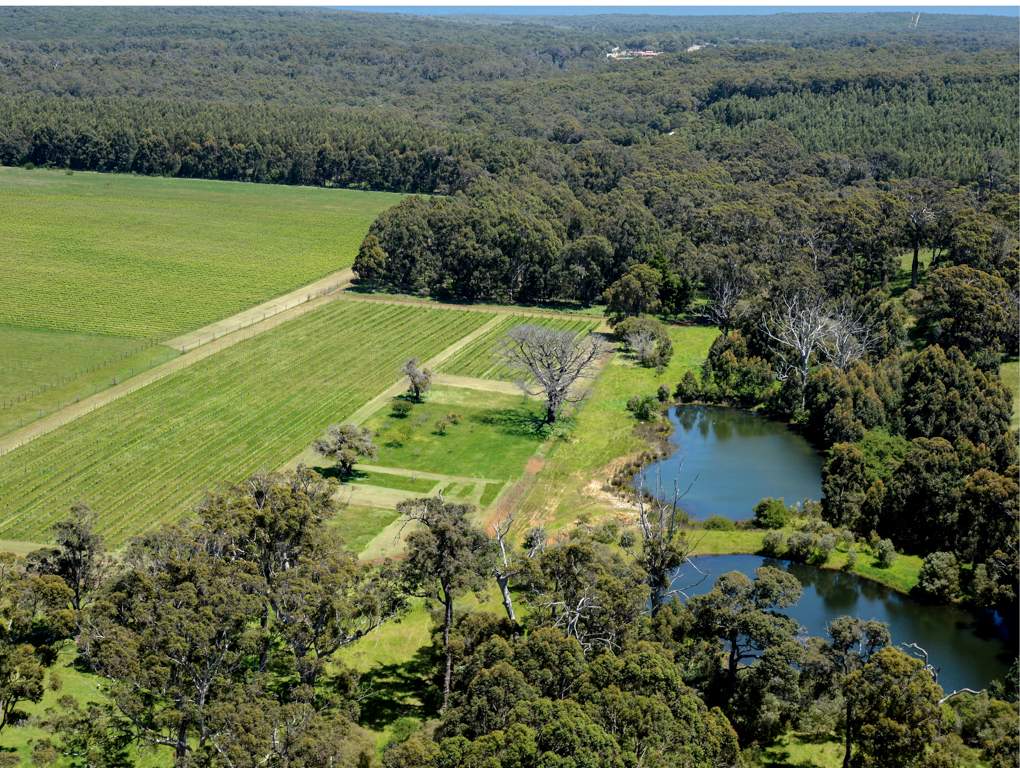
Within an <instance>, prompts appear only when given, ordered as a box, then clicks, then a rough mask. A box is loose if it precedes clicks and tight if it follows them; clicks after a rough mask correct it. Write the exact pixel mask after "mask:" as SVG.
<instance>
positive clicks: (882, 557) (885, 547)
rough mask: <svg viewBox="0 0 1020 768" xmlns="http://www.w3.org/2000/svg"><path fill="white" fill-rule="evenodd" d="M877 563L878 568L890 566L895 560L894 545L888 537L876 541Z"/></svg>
mask: <svg viewBox="0 0 1020 768" xmlns="http://www.w3.org/2000/svg"><path fill="white" fill-rule="evenodd" d="M877 552H878V565H879V567H880V568H891V567H892V564H893V563H895V562H896V547H894V546H893V543H892V542H891V541H889V539H882V540H881V541H880V542H878V550H877Z"/></svg>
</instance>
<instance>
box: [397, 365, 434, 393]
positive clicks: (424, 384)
mask: <svg viewBox="0 0 1020 768" xmlns="http://www.w3.org/2000/svg"><path fill="white" fill-rule="evenodd" d="M400 372H401V373H402V374H404V375H405V376H406V377H407V380H408V382H409V383H408V387H407V391H408V392H410V393H411V394H412V395H414V399H415V400H417V401H418V402H419V403H420V402H421V396H422V395H424V394H425V393H426V392H428V391H429V390H430V389H432V371H430V370H429V369H428V368H419V367H418V358H417V357H412V358H411V359H410V360H408V361H407V362H406V363H404V364H403V365H402V366H401V367H400Z"/></svg>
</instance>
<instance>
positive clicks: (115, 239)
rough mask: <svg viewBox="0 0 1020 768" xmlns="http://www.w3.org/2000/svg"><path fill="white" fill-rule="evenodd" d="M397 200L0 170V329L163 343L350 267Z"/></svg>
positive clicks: (380, 196) (386, 195)
mask: <svg viewBox="0 0 1020 768" xmlns="http://www.w3.org/2000/svg"><path fill="white" fill-rule="evenodd" d="M401 197H402V196H401V195H396V194H389V193H384V192H354V191H348V190H336V189H319V188H311V187H305V188H302V187H286V186H277V185H272V184H244V183H240V182H222V181H196V180H187V179H166V178H159V177H146V176H126V175H119V174H99V173H82V172H78V173H74V174H73V175H67V174H66V173H64V172H62V171H50V170H34V171H26V170H23V169H20V168H7V169H0V263H3V264H4V267H5V269H4V279H3V281H2V282H0V325H8V324H11V323H14V324H17V325H18V326H20V327H27V328H44V329H49V330H58V331H74V332H79V333H81V332H84V333H99V334H108V335H113V336H121V337H128V338H134V339H155V340H157V341H161V340H165V339H168V338H172V337H173V336H177V335H179V334H181V333H184V332H186V331H190V330H193V329H195V328H198V327H201V326H203V325H207V324H208V323H211V322H213V321H215V320H219V319H221V318H223V317H227V316H229V315H232V314H235V313H237V312H239V311H241V310H243V309H246V308H248V307H251V306H253V305H255V304H258V303H260V302H263V301H265V300H267V299H270V298H273V297H275V296H279V295H281V294H283V293H286V292H288V291H290V290H293V289H295V288H299V287H301V286H302V285H305V284H307V283H310V282H312V281H314V280H316V279H318V278H320V277H323V276H325V275H328V274H331V273H333V272H336V271H339V270H341V269H344V268H346V267H349V266H350V265H351V264H352V263H353V261H354V257H355V255H357V250H358V246H359V245H360V244H361V241H362V240H363V239H364V237H365V234H366V233H367V232H368V227H369V225H370V224H371V223H372V221H373V220H374V219H375V218H376V217H377V216H378V215H379V214H380V213H381V212H382V211H384V210H386V209H387V208H389V207H391V206H393V205H395V204H396V203H398V202H399V201H400V200H401Z"/></svg>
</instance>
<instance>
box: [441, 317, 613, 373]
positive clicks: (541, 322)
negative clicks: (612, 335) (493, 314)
mask: <svg viewBox="0 0 1020 768" xmlns="http://www.w3.org/2000/svg"><path fill="white" fill-rule="evenodd" d="M599 324H600V323H599V321H597V320H578V319H572V318H548V317H531V316H528V315H510V317H508V318H506V319H505V320H503V321H502V322H500V323H499V324H498V325H496V326H494V327H493V328H490V329H489V330H488V331H487V332H486V333H485V334H483V335H482V336H480V337H478V338H477V339H475V340H474V341H473V342H471V343H470V344H468V345H467V346H466V347H464V349H462V350H460V351H459V352H457V354H455V355H454V356H453V357H451V358H450V359H449V360H447V361H445V362H444V363H443V364H442V365H440V366H439V367H438V368H437V371H436V372H437V373H446V374H450V375H452V376H470V377H472V378H476V379H501V378H505V375H504V368H503V366H501V365H500V363H499V361H498V360H497V359H496V354H495V353H496V349H497V346H498V344H499V341H500V339H502V338H503V336H505V335H506V332H507V331H509V330H510V329H511V328H515V327H517V326H518V325H538V326H541V327H543V328H551V329H554V330H557V331H561V330H567V331H572V332H574V333H577V334H587V333H588V332H590V331H593V330H595V329H596V328H598V326H599Z"/></svg>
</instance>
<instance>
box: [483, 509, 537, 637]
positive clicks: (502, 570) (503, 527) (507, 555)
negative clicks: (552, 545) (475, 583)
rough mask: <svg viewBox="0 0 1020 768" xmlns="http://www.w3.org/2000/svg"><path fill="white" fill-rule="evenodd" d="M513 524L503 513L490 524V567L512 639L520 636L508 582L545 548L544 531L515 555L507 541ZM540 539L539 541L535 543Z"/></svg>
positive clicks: (533, 536) (509, 517) (500, 512)
mask: <svg viewBox="0 0 1020 768" xmlns="http://www.w3.org/2000/svg"><path fill="white" fill-rule="evenodd" d="M513 523H514V515H513V513H512V512H511V513H509V514H508V515H507V516H506V517H505V518H504V517H503V511H502V510H499V511H497V513H496V522H494V523H493V524H492V541H493V542H494V546H495V549H496V558H495V562H494V563H493V565H492V575H493V576H495V577H496V584H498V585H499V591H500V594H501V595H502V596H503V607H504V608H505V609H506V615H507V618H508V619H510V623H511V624H513V627H514V637H519V636H520V625H519V624H518V623H517V616H516V615H515V613H514V603H513V597H512V596H511V594H510V580H511V579H513V578H516V577H517V576H520V575H521V574H522V573H524V571H525V570H526V569H527V568H528V565H529V563H530V560H531V558H532V557H534V556H535V555H536V554H538V553H539V552H541V551H542V549H543V548H544V547H545V531H544V530H543V529H535V530H537V531H539V533H538V536H535V535H533V534H534V531H532V535H529V539H530V541H526V542H525V546H527V547H528V550H527V552H518V553H515V552H514V549H513V546H512V545H511V544H510V542H509V541H508V539H509V536H508V534H509V533H510V527H511V526H512V525H513ZM538 538H540V539H541V541H540V542H539V541H536V539H538Z"/></svg>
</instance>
